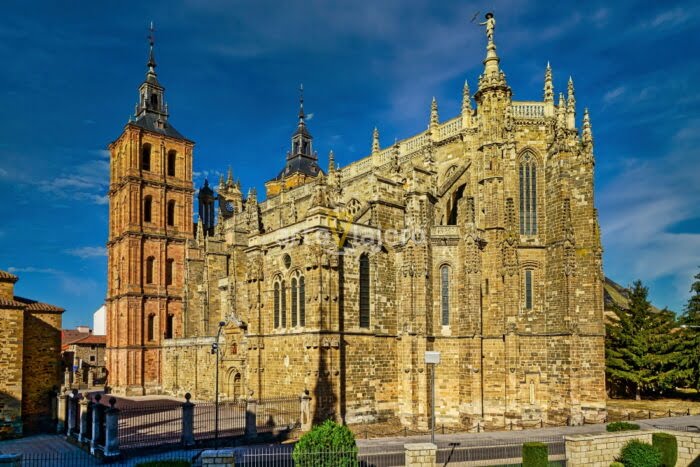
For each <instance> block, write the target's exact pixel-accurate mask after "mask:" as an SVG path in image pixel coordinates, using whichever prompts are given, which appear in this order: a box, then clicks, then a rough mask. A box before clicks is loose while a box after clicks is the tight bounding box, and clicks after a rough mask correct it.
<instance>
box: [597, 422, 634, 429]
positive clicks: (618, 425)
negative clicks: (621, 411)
mask: <svg viewBox="0 0 700 467" xmlns="http://www.w3.org/2000/svg"><path fill="white" fill-rule="evenodd" d="M605 429H606V430H607V431H629V430H639V425H637V424H636V423H627V422H613V423H608V426H606V427H605Z"/></svg>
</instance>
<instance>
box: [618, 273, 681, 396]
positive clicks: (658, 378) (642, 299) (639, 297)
mask: <svg viewBox="0 0 700 467" xmlns="http://www.w3.org/2000/svg"><path fill="white" fill-rule="evenodd" d="M648 293H649V290H648V288H647V287H644V286H643V285H642V282H641V281H636V282H635V283H634V284H633V285H632V288H631V289H630V290H629V297H628V298H629V306H628V308H627V309H624V308H621V307H618V306H616V307H615V315H616V316H617V322H614V323H609V324H607V325H606V346H605V364H606V373H607V375H608V381H609V383H610V385H611V386H612V387H617V388H619V389H620V390H622V391H623V392H625V393H627V394H634V396H635V397H636V398H637V399H641V396H642V394H644V393H650V392H657V393H658V392H662V391H664V390H666V389H671V388H673V386H674V384H675V382H676V380H677V379H678V376H679V375H678V369H677V360H678V359H679V358H680V353H679V349H678V343H677V339H676V338H675V337H674V333H673V330H674V328H675V327H676V322H675V315H674V314H673V313H672V312H670V311H668V310H661V311H654V310H652V307H651V304H650V303H649V301H648V300H647V295H648Z"/></svg>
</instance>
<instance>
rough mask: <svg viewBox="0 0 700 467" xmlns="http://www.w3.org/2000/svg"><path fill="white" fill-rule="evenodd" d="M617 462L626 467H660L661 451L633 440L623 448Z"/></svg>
mask: <svg viewBox="0 0 700 467" xmlns="http://www.w3.org/2000/svg"><path fill="white" fill-rule="evenodd" d="M617 460H618V461H620V462H622V463H623V464H625V465H626V466H628V467H661V451H659V450H658V449H657V448H655V447H654V446H652V445H651V444H649V443H645V442H643V441H639V440H637V439H633V440H632V441H628V442H627V444H625V445H624V446H623V448H622V450H621V451H620V458H619V459H617Z"/></svg>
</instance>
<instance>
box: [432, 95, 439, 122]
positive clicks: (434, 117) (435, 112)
mask: <svg viewBox="0 0 700 467" xmlns="http://www.w3.org/2000/svg"><path fill="white" fill-rule="evenodd" d="M438 124H440V117H439V116H438V105H437V99H435V96H433V101H432V102H431V103H430V126H435V125H438Z"/></svg>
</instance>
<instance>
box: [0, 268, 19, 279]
mask: <svg viewBox="0 0 700 467" xmlns="http://www.w3.org/2000/svg"><path fill="white" fill-rule="evenodd" d="M18 280H19V277H17V276H15V275H14V274H10V273H9V272H7V271H1V270H0V282H17V281H18Z"/></svg>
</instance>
